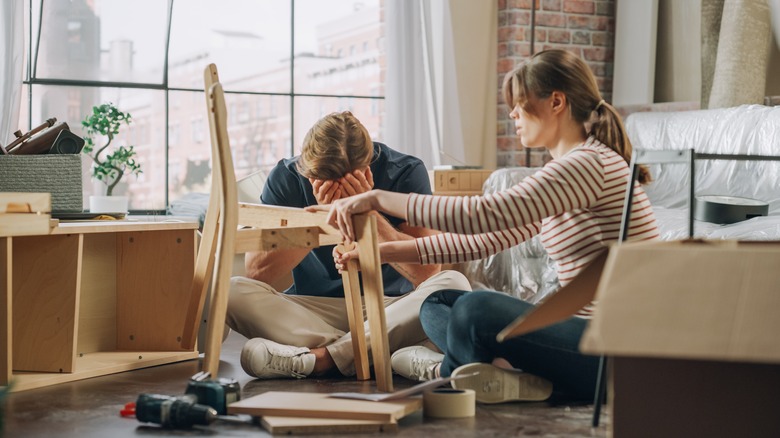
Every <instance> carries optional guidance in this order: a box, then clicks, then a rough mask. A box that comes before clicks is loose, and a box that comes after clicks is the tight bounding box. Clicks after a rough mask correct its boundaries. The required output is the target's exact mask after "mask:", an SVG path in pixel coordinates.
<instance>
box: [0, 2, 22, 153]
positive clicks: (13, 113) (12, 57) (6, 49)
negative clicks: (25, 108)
mask: <svg viewBox="0 0 780 438" xmlns="http://www.w3.org/2000/svg"><path fill="white" fill-rule="evenodd" d="M23 8H24V0H3V1H2V2H0V144H2V145H3V146H5V145H6V144H8V143H10V142H11V140H13V138H14V137H13V134H12V133H13V132H14V131H16V130H17V129H18V127H19V102H20V99H21V97H22V74H23V72H24V70H23V69H24V13H23Z"/></svg>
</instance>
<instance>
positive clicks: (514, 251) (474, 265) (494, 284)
mask: <svg viewBox="0 0 780 438" xmlns="http://www.w3.org/2000/svg"><path fill="white" fill-rule="evenodd" d="M538 170H539V169H538V168H527V167H515V168H507V169H499V170H496V171H495V172H493V173H492V174H491V175H490V177H488V179H487V180H486V181H485V184H484V185H483V191H484V192H485V193H495V192H498V191H501V190H504V189H507V188H509V187H511V186H513V185H515V184H517V183H518V182H520V180H522V179H523V178H525V177H526V176H528V175H531V174H533V173H534V172H536V171H538ZM463 272H464V274H465V275H466V276H467V277H468V278H469V279H470V280H471V282H472V286H473V287H474V288H475V289H485V288H487V289H491V290H497V291H502V292H505V293H507V294H509V295H512V296H515V297H518V298H521V299H523V300H526V301H528V302H531V303H536V302H538V301H539V300H541V299H542V298H544V297H545V296H547V295H549V294H550V293H552V292H554V291H555V290H557V289H558V286H559V283H558V274H557V272H558V271H557V267H556V264H555V262H554V261H553V260H551V259H550V257H549V256H548V255H547V251H545V249H544V247H543V246H542V243H541V241H540V240H539V237H538V236H536V237H533V238H532V239H531V240H528V241H526V242H523V243H521V244H520V245H518V246H515V247H513V248H510V249H508V250H506V251H502V252H500V253H498V254H496V255H493V256H490V257H488V258H486V259H482V260H476V261H473V262H469V263H466V264H465V266H464V271H463Z"/></svg>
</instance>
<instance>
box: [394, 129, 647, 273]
mask: <svg viewBox="0 0 780 438" xmlns="http://www.w3.org/2000/svg"><path fill="white" fill-rule="evenodd" d="M629 177H630V172H629V168H628V164H627V163H626V161H625V159H624V158H623V157H622V156H620V155H619V154H618V153H617V152H615V151H614V150H612V149H610V148H609V147H607V146H605V145H604V144H602V143H601V142H599V141H598V140H596V139H595V138H594V137H589V138H588V139H587V140H586V141H585V142H584V143H583V144H581V145H579V146H577V147H576V148H574V149H573V150H571V151H570V152H569V153H567V154H566V155H565V156H563V157H561V158H559V159H556V160H553V161H550V162H549V163H547V164H546V165H545V166H544V167H543V168H542V169H540V170H539V171H538V172H536V173H535V174H533V175H531V176H529V177H527V178H525V179H524V180H522V181H521V182H519V183H518V184H516V185H514V186H512V187H510V188H508V189H506V190H504V191H501V192H498V193H494V194H490V195H485V196H472V197H442V196H439V197H437V196H430V195H418V194H412V195H411V196H410V198H409V202H408V204H407V216H408V222H409V224H410V225H413V226H421V227H427V228H433V229H436V230H441V231H444V232H445V233H444V234H437V235H433V236H428V237H423V238H418V239H416V244H417V253H418V255H419V257H420V262H421V263H460V262H464V261H468V260H477V259H481V258H485V257H487V256H489V255H491V254H496V253H498V252H500V251H503V250H505V249H508V248H511V247H513V246H515V245H517V244H519V243H521V242H523V241H525V240H527V239H529V238H531V237H532V236H534V235H536V234H539V233H541V236H540V237H541V242H542V244H543V245H544V247H545V249H546V250H547V252H548V254H549V255H550V257H551V258H552V259H553V260H555V261H556V262H557V264H558V278H559V280H560V283H561V286H563V285H566V284H567V283H569V282H570V281H571V280H572V279H573V278H574V277H576V276H577V274H579V272H580V271H582V269H584V268H585V267H586V266H587V265H588V264H589V263H590V262H591V261H592V260H593V259H595V258H596V257H597V256H598V255H599V253H600V252H601V251H603V250H604V249H605V248H606V247H607V246H608V245H609V244H611V243H613V242H616V241H618V239H619V237H620V236H619V235H620V221H621V218H622V214H623V203H624V197H625V191H626V184H627V182H628V179H629ZM635 184H636V185H635V187H634V198H633V203H632V207H631V224H630V226H629V239H631V240H649V239H656V238H658V237H659V232H658V227H657V225H656V221H655V216H654V215H653V210H652V207H651V205H650V202H649V201H648V199H647V195H646V194H645V192H644V190H643V189H642V187H641V186H640V184H639V183H635Z"/></svg>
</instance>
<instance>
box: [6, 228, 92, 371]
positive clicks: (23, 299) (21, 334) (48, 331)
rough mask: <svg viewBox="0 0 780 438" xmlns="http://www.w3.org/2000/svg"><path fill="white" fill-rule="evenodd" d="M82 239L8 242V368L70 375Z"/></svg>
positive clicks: (47, 237)
mask: <svg viewBox="0 0 780 438" xmlns="http://www.w3.org/2000/svg"><path fill="white" fill-rule="evenodd" d="M82 242H83V240H82V238H81V236H80V235H78V234H74V235H67V236H28V237H17V238H15V240H14V251H13V259H14V260H13V345H14V348H13V351H12V353H13V369H14V370H24V371H50V372H65V373H69V372H72V371H73V366H74V357H75V354H76V342H75V339H76V336H77V325H76V321H77V318H78V288H79V281H80V271H81V252H82Z"/></svg>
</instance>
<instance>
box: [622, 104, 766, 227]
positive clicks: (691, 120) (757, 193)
mask: <svg viewBox="0 0 780 438" xmlns="http://www.w3.org/2000/svg"><path fill="white" fill-rule="evenodd" d="M626 130H627V132H628V136H629V138H630V139H631V142H632V143H633V146H634V148H637V149H647V150H685V149H694V150H695V151H696V152H700V153H719V154H753V155H780V106H776V107H767V106H762V105H742V106H739V107H735V108H723V109H713V110H700V111H684V112H673V113H654V112H647V113H634V114H631V115H630V116H629V117H628V118H627V119H626ZM695 166H696V171H695V173H696V194H697V195H729V196H740V197H746V198H753V199H757V200H760V201H764V202H766V203H768V204H769V213H770V214H773V213H774V214H777V213H780V190H778V188H777V187H778V181H780V162H766V161H765V162H755V161H730V160H729V161H722V160H697V161H696V163H695ZM650 171H651V174H652V175H653V178H654V179H655V180H656V181H655V182H653V183H652V184H650V185H649V186H647V187H646V188H645V190H646V191H647V195H648V196H649V198H650V202H651V203H652V204H653V205H654V206H656V207H666V208H683V209H685V207H686V205H687V201H688V191H687V189H686V188H687V187H688V181H689V178H690V176H689V169H688V166H685V165H683V164H666V165H652V166H651V167H650Z"/></svg>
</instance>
